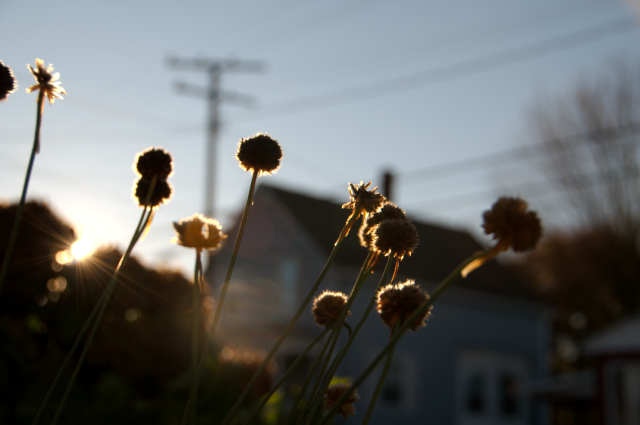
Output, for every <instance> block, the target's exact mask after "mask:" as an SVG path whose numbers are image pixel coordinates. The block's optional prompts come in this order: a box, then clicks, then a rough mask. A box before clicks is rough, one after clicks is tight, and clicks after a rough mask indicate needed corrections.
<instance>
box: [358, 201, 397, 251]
mask: <svg viewBox="0 0 640 425" xmlns="http://www.w3.org/2000/svg"><path fill="white" fill-rule="evenodd" d="M406 219H407V217H406V215H405V213H404V211H403V210H402V208H400V207H398V206H396V205H394V204H392V203H391V202H389V201H386V202H385V203H384V205H383V206H382V208H380V209H379V210H378V211H377V212H375V213H373V214H371V215H370V216H369V217H368V218H367V219H366V220H365V221H364V222H363V223H362V226H360V232H359V233H358V236H359V237H360V245H361V246H363V247H365V248H369V249H370V248H371V244H372V242H373V232H374V231H375V228H376V226H377V225H378V224H380V223H381V222H383V221H384V220H406Z"/></svg>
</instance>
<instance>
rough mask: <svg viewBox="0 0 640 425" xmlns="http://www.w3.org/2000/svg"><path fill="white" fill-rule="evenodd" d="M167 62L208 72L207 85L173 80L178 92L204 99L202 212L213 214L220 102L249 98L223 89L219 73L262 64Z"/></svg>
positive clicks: (249, 100)
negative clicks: (206, 118)
mask: <svg viewBox="0 0 640 425" xmlns="http://www.w3.org/2000/svg"><path fill="white" fill-rule="evenodd" d="M167 64H168V65H169V66H170V67H171V68H173V69H174V70H176V69H177V70H190V71H204V72H206V73H208V74H209V87H208V88H201V87H196V86H193V85H191V84H187V83H177V84H176V88H177V89H178V91H179V92H181V93H183V94H186V95H190V96H194V97H198V98H201V99H205V100H207V102H208V108H209V122H208V125H207V130H208V131H207V153H206V164H205V173H206V181H205V195H204V197H205V208H204V210H205V214H206V215H207V216H209V217H213V216H214V195H215V172H216V148H217V143H218V130H219V128H220V103H221V102H222V101H223V100H225V101H231V102H235V103H239V104H244V105H251V104H252V103H253V98H251V97H250V96H246V95H241V94H238V93H229V92H223V91H221V89H220V85H221V81H220V80H221V78H222V73H223V72H262V71H264V68H265V65H264V63H262V62H257V61H240V60H237V59H226V60H210V59H202V58H196V59H178V58H175V57H173V58H168V59H167Z"/></svg>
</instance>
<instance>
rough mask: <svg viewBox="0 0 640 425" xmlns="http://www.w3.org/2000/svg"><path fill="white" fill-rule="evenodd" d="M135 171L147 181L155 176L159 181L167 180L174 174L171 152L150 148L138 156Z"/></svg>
mask: <svg viewBox="0 0 640 425" xmlns="http://www.w3.org/2000/svg"><path fill="white" fill-rule="evenodd" d="M134 171H136V172H137V173H138V174H139V175H140V177H142V178H144V179H147V180H151V179H152V178H153V177H154V176H155V177H157V178H158V180H165V179H167V178H168V177H170V176H171V173H172V172H173V160H172V159H171V155H170V154H169V152H167V151H165V150H164V149H160V148H149V149H147V150H146V151H143V152H140V153H139V154H138V156H136V160H135V162H134Z"/></svg>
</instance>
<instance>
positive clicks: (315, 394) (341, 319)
mask: <svg viewBox="0 0 640 425" xmlns="http://www.w3.org/2000/svg"><path fill="white" fill-rule="evenodd" d="M343 232H344V231H343ZM372 256H373V253H372V252H371V251H369V253H368V254H367V258H365V260H364V263H363V265H362V267H361V268H360V273H358V277H357V278H356V282H355V283H354V285H353V287H352V288H351V294H349V298H347V302H346V303H345V306H344V307H342V310H341V311H340V315H339V316H338V318H337V319H336V322H337V323H340V324H344V323H345V320H346V318H347V315H348V313H349V309H350V308H351V305H352V304H353V302H354V300H355V297H356V295H357V294H358V292H359V291H360V288H361V287H362V285H363V284H364V282H365V281H366V280H367V278H368V277H369V275H371V272H372V270H371V269H370V268H369V264H370V262H371V257H372ZM340 330H341V327H335V328H334V329H333V332H332V333H331V336H330V337H329V340H330V341H331V346H330V348H329V353H328V354H327V356H326V357H325V361H324V363H323V364H322V368H321V369H320V373H319V374H318V377H317V378H316V382H315V384H314V385H313V389H312V390H311V394H310V395H309V400H311V407H310V409H311V413H310V415H309V417H308V418H307V422H306V423H307V424H309V423H310V421H311V419H312V418H313V412H315V411H316V410H317V407H318V405H319V403H320V400H321V399H322V395H323V394H324V391H322V390H320V389H321V388H323V386H324V388H325V390H326V387H327V386H328V384H327V385H323V384H324V383H325V382H331V378H328V381H327V377H329V376H330V374H326V375H325V371H326V370H327V368H329V369H331V368H332V365H333V363H331V365H330V363H329V362H330V361H331V357H332V356H333V350H335V347H336V344H337V342H338V340H339V338H340ZM351 334H352V332H349V336H351ZM339 355H340V353H338V355H337V356H336V359H337V358H338V357H339ZM334 362H335V359H334ZM305 409H306V406H305ZM302 419H303V417H301V418H300V419H299V420H298V423H300V422H301V421H302Z"/></svg>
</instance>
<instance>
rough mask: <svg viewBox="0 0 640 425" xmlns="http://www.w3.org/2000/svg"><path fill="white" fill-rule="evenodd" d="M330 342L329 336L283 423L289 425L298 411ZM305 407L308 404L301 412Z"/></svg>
mask: <svg viewBox="0 0 640 425" xmlns="http://www.w3.org/2000/svg"><path fill="white" fill-rule="evenodd" d="M329 344H331V339H330V338H327V342H325V344H324V346H323V347H322V351H320V354H319V355H318V357H317V358H316V361H315V362H313V366H311V370H310V371H309V373H308V374H307V377H306V378H305V380H304V383H303V384H302V387H301V388H300V392H299V393H298V396H297V397H296V399H295V401H294V402H293V407H292V408H291V410H290V411H289V414H288V415H287V418H286V419H285V421H284V424H283V425H287V424H288V423H289V421H290V420H291V418H292V417H293V412H295V411H296V409H297V408H298V405H299V404H300V402H301V401H302V397H304V392H305V391H306V390H307V387H308V386H309V383H310V382H311V379H312V378H313V375H314V373H315V372H316V370H317V369H318V366H320V362H321V361H322V359H323V358H324V354H325V352H326V351H327V348H329ZM304 407H306V406H303V408H302V409H301V412H303V411H304ZM301 417H302V416H301Z"/></svg>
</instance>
